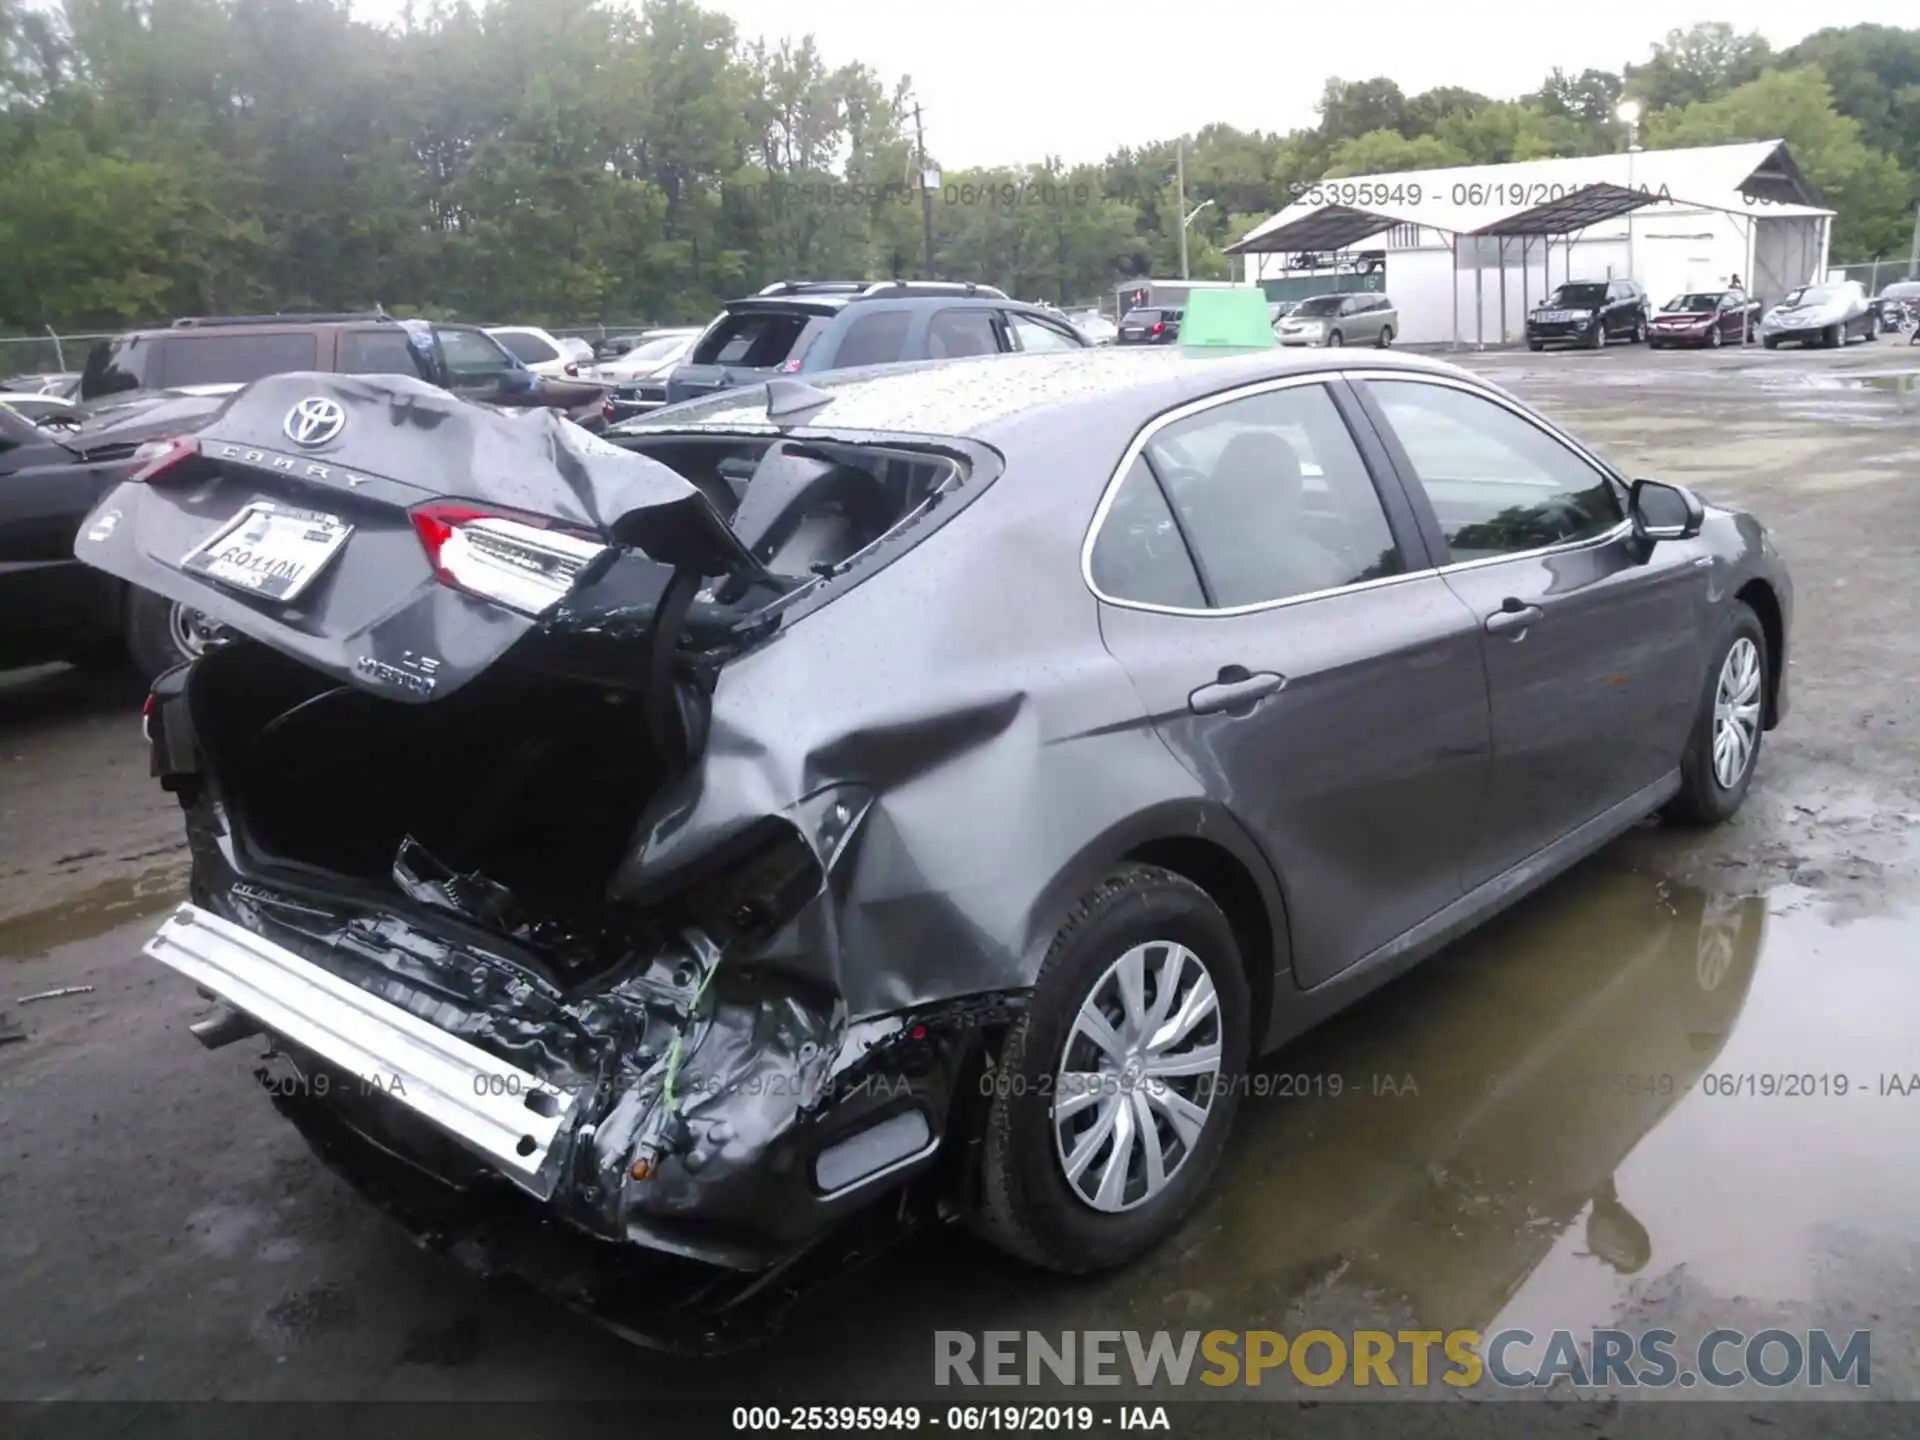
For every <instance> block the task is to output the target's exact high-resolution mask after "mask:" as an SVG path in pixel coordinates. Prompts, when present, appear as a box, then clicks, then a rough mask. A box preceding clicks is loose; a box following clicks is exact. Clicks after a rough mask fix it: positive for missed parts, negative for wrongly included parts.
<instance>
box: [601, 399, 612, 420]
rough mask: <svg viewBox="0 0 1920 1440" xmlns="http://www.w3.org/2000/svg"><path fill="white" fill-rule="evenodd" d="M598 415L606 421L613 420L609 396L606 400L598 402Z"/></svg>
mask: <svg viewBox="0 0 1920 1440" xmlns="http://www.w3.org/2000/svg"><path fill="white" fill-rule="evenodd" d="M600 414H601V416H602V418H604V419H607V420H611V419H613V417H614V408H613V397H612V396H611V395H609V396H608V397H607V398H606V399H604V400H602V401H601V402H600Z"/></svg>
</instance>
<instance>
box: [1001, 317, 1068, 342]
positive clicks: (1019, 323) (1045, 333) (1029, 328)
mask: <svg viewBox="0 0 1920 1440" xmlns="http://www.w3.org/2000/svg"><path fill="white" fill-rule="evenodd" d="M1007 325H1008V327H1009V328H1010V329H1011V330H1012V331H1013V338H1014V339H1015V340H1016V341H1017V342H1018V343H1019V346H1020V348H1021V349H1022V350H1080V349H1084V348H1085V347H1084V346H1082V345H1081V343H1080V342H1079V341H1078V340H1076V339H1074V338H1073V336H1071V335H1069V334H1067V332H1066V331H1064V330H1062V329H1061V328H1060V327H1059V326H1057V325H1049V324H1047V322H1046V321H1044V320H1036V319H1035V318H1034V317H1033V316H1031V315H1009V316H1007Z"/></svg>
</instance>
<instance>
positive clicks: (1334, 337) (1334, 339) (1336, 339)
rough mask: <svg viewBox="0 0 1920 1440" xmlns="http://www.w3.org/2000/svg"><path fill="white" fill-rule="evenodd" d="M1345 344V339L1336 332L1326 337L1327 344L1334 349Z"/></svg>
mask: <svg viewBox="0 0 1920 1440" xmlns="http://www.w3.org/2000/svg"><path fill="white" fill-rule="evenodd" d="M1346 343H1347V342H1346V340H1345V338H1344V337H1343V336H1342V335H1341V334H1340V332H1339V331H1338V330H1335V331H1334V332H1333V333H1332V334H1330V335H1328V336H1327V344H1329V345H1331V346H1334V347H1335V348H1338V347H1339V346H1341V345H1344V344H1346Z"/></svg>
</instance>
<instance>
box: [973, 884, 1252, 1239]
mask: <svg viewBox="0 0 1920 1440" xmlns="http://www.w3.org/2000/svg"><path fill="white" fill-rule="evenodd" d="M1154 940H1172V941H1177V942H1178V943H1180V944H1181V945H1184V946H1185V947H1187V949H1189V950H1190V951H1192V953H1193V954H1194V955H1195V956H1197V957H1198V958H1199V959H1200V961H1201V963H1202V964H1203V965H1204V966H1205V968H1206V971H1207V974H1208V976H1209V977H1210V978H1211V979H1212V981H1213V986H1214V993H1215V995H1216V997H1217V998H1218V1009H1217V1012H1216V1014H1217V1017H1218V1034H1219V1039H1220V1047H1221V1070H1220V1075H1221V1083H1219V1084H1218V1085H1216V1086H1215V1087H1214V1089H1213V1095H1212V1101H1211V1104H1210V1105H1209V1106H1207V1117H1206V1120H1205V1121H1204V1123H1203V1127H1202V1129H1201V1131H1200V1134H1199V1137H1198V1139H1197V1140H1196V1142H1195V1144H1194V1146H1193V1148H1192V1150H1191V1151H1190V1152H1189V1153H1187V1154H1186V1155H1185V1156H1184V1158H1183V1160H1182V1162H1181V1163H1180V1165H1179V1167H1178V1168H1177V1169H1176V1170H1175V1171H1174V1172H1173V1173H1172V1174H1171V1175H1170V1176H1169V1177H1168V1179H1167V1181H1166V1184H1165V1188H1163V1189H1162V1190H1161V1191H1160V1193H1159V1194H1158V1195H1156V1196H1153V1197H1152V1198H1150V1199H1146V1200H1144V1201H1141V1202H1139V1203H1137V1204H1135V1205H1134V1206H1133V1208H1131V1209H1125V1210H1118V1211H1110V1212H1109V1211H1101V1210H1096V1209H1094V1208H1093V1206H1092V1205H1091V1204H1089V1203H1088V1202H1087V1201H1085V1200H1084V1199H1082V1198H1081V1197H1080V1195H1079V1194H1078V1193H1076V1192H1075V1190H1074V1189H1073V1188H1072V1186H1071V1185H1070V1183H1069V1182H1068V1180H1067V1177H1066V1175H1065V1173H1064V1171H1063V1168H1062V1165H1061V1162H1060V1156H1059V1153H1058V1151H1057V1149H1056V1138H1055V1133H1054V1121H1053V1103H1054V1099H1055V1097H1054V1095H1053V1093H1052V1087H1053V1085H1054V1080H1055V1074H1056V1072H1057V1071H1058V1069H1059V1067H1060V1064H1061V1062H1062V1060H1063V1059H1064V1058H1065V1056H1066V1053H1067V1050H1066V1046H1067V1043H1068V1041H1069V1039H1070V1038H1071V1037H1072V1023H1073V1020H1074V1018H1075V1016H1076V1015H1077V1014H1078V1012H1079V1010H1080V1007H1081V1005H1082V1003H1083V1002H1084V1001H1085V1000H1086V999H1087V998H1088V997H1089V996H1090V995H1091V994H1092V993H1093V992H1094V990H1095V988H1096V986H1098V984H1099V983H1100V981H1101V979H1102V977H1104V976H1105V975H1106V973H1107V971H1108V970H1109V969H1110V968H1111V967H1112V966H1113V964H1114V962H1115V961H1117V960H1118V959H1119V958H1120V957H1121V956H1122V955H1124V954H1125V953H1126V952H1127V951H1128V950H1130V949H1132V948H1133V947H1134V946H1137V945H1141V944H1145V943H1149V942H1151V941H1154ZM1248 1020H1249V1017H1248V1000H1247V984H1246V978H1245V970H1244V968H1243V962H1242V957H1241V955H1240V951H1239V947H1238V946H1237V945H1236V944H1235V943H1234V938H1233V929H1232V927H1231V926H1230V925H1229V924H1228V923H1227V919H1226V916H1224V915H1222V914H1221V913H1220V909H1219V907H1218V906H1217V905H1215V904H1214V903H1213V901H1212V900H1211V899H1209V898H1208V896H1207V894H1206V892H1205V891H1203V890H1201V889H1200V888H1199V887H1198V886H1197V885H1195V884H1193V883H1192V882H1191V881H1189V880H1186V879H1183V878H1182V877H1181V876H1178V875H1175V874H1173V873H1171V872H1170V871H1166V870H1161V869H1157V868H1155V867H1152V866H1146V865H1129V866H1127V867H1125V868H1124V869H1121V870H1117V871H1115V872H1114V873H1113V874H1112V875H1109V876H1108V877H1107V878H1106V879H1105V880H1103V881H1102V882H1101V883H1100V884H1099V885H1097V886H1095V887H1094V889H1093V890H1092V891H1091V892H1090V893H1089V894H1088V895H1087V896H1086V897H1085V898H1084V899H1083V900H1082V901H1081V902H1080V904H1079V905H1078V906H1076V907H1075V909H1074V911H1073V913H1072V915H1070V916H1069V917H1068V918H1067V921H1066V923H1065V924H1064V925H1062V926H1061V927H1060V932H1059V934H1058V935H1057V936H1055V937H1054V941H1053V945H1052V947H1051V948H1050V949H1049V950H1048V952H1047V958H1046V961H1045V963H1043V964H1042V965H1041V967H1040V974H1039V976H1038V978H1037V979H1036V980H1035V982H1034V988H1033V995H1032V999H1031V1001H1030V1002H1029V1004H1028V1007H1027V1009H1026V1011H1025V1012H1024V1013H1023V1014H1022V1015H1021V1017H1020V1019H1019V1020H1017V1021H1016V1022H1015V1023H1014V1025H1013V1027H1012V1028H1011V1030H1010V1031H1009V1032H1008V1034H1007V1039H1006V1043H1005V1045H1004V1046H1003V1047H1002V1050H1001V1054H1000V1063H999V1066H998V1067H997V1068H996V1069H994V1070H992V1071H990V1072H988V1077H987V1083H988V1085H989V1086H990V1087H991V1088H992V1091H993V1099H992V1101H991V1103H990V1104H989V1105H988V1106H987V1107H986V1108H985V1111H984V1114H983V1117H982V1120H981V1122H980V1124H981V1140H982V1144H981V1155H982V1159H981V1174H980V1193H979V1197H978V1202H977V1204H976V1205H975V1206H974V1207H973V1213H972V1214H971V1216H970V1220H971V1223H972V1225H973V1228H974V1229H975V1230H976V1231H977V1232H978V1233H979V1234H980V1235H982V1236H983V1237H984V1238H985V1239H987V1240H988V1241H989V1242H990V1243H992V1244H993V1245H995V1246H997V1247H998V1248H1000V1249H1002V1250H1005V1251H1006V1252H1008V1253H1009V1254H1012V1255H1014V1256H1016V1257H1018V1258H1020V1259H1022V1260H1025V1261H1027V1262H1029V1263H1030V1264H1033V1265H1037V1266H1041V1267H1043V1268H1045V1269H1049V1270H1058V1271H1062V1272H1065V1273H1068V1274H1080V1273H1085V1272H1088V1271H1094V1270H1104V1269H1109V1268H1111V1267H1113V1266H1116V1265H1121V1264H1124V1263H1126V1262H1127V1261H1128V1260H1131V1259H1133V1258H1134V1257H1135V1256H1137V1255H1139V1254H1140V1253H1142V1252H1143V1251H1145V1250H1147V1249H1149V1248H1150V1247H1152V1246H1153V1245H1155V1244H1157V1243H1158V1242H1159V1241H1161V1240H1163V1239H1164V1238H1166V1236H1167V1235H1169V1234H1170V1233H1172V1232H1173V1230H1174V1229H1175V1228H1176V1227H1178V1225H1179V1224H1180V1222H1181V1220H1182V1219H1184V1218H1185V1217H1186V1215H1187V1213H1188V1211H1190V1210H1191V1209H1192V1208H1193V1206H1194V1205H1195V1204H1196V1203H1197V1202H1198V1201H1199V1199H1200V1198H1201V1196H1202V1194H1203V1193H1204V1192H1205V1190H1206V1186H1207V1182H1208V1181H1209V1180H1210V1179H1211V1178H1212V1175H1213V1172H1214V1169H1215V1168H1216V1167H1217V1166H1218V1164H1219V1161H1220V1155H1221V1152H1222V1150H1223V1149H1224V1148H1225V1145H1226V1141H1227V1135H1228V1132H1229V1131H1230V1130H1231V1129H1232V1127H1233V1117H1234V1112H1235V1110H1236V1109H1237V1108H1238V1104H1239V1093H1240V1087H1239V1085H1238V1084H1237V1083H1236V1081H1237V1078H1238V1077H1239V1076H1240V1075H1242V1074H1243V1073H1244V1072H1245V1069H1246V1063H1247V1050H1248V1043H1249V1041H1248ZM1096 1158H1097V1152H1096Z"/></svg>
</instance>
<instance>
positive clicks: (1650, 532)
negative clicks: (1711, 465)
mask: <svg viewBox="0 0 1920 1440" xmlns="http://www.w3.org/2000/svg"><path fill="white" fill-rule="evenodd" d="M1627 513H1628V515H1629V516H1630V517H1631V518H1632V520H1633V531H1634V534H1636V535H1638V536H1639V537H1640V538H1641V539H1642V540H1647V541H1654V540H1691V539H1692V538H1693V537H1694V536H1696V535H1698V534H1699V533H1700V527H1701V525H1702V524H1704V523H1705V521H1706V518H1707V507H1706V506H1704V505H1702V504H1701V503H1700V497H1699V496H1697V495H1695V494H1694V493H1693V492H1692V491H1691V490H1688V489H1685V488H1684V487H1682V486H1679V485H1668V484H1666V483H1665V482H1664V481H1660V480H1636V481H1634V482H1633V488H1632V489H1631V490H1630V491H1629V492H1628V494H1627Z"/></svg>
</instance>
